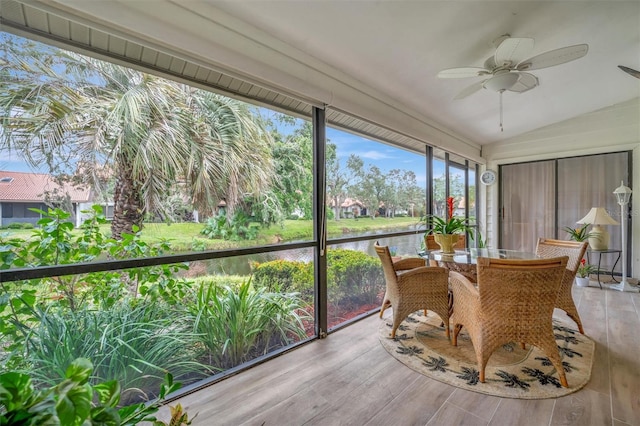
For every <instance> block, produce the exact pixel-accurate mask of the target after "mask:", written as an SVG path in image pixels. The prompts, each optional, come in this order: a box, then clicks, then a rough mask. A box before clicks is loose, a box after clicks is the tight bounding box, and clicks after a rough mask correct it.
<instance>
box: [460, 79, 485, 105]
mask: <svg viewBox="0 0 640 426" xmlns="http://www.w3.org/2000/svg"><path fill="white" fill-rule="evenodd" d="M485 81H486V80H482V81H478V82H476V83H473V84H472V85H471V86H468V87H466V88H464V89H462V91H461V92H460V93H458V94H457V95H456V97H455V98H453V100H454V101H457V100H459V99H464V98H466V97H467V96H469V95H473V94H474V93H476V92H477V91H478V90H480V89H482V85H483V84H484V82H485Z"/></svg>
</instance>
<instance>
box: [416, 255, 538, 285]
mask: <svg viewBox="0 0 640 426" xmlns="http://www.w3.org/2000/svg"><path fill="white" fill-rule="evenodd" d="M420 256H421V257H423V258H425V259H427V260H428V261H429V264H431V265H434V266H441V267H444V268H447V269H448V270H450V271H456V272H459V273H461V274H462V275H464V276H465V277H467V278H469V280H470V281H472V282H474V283H475V282H477V281H478V279H477V272H476V261H477V259H478V258H479V257H490V258H494V259H537V258H538V256H537V255H536V254H535V253H532V252H526V251H519V250H507V249H488V248H470V249H466V250H456V251H455V253H443V252H441V251H439V250H432V251H427V252H422V253H420Z"/></svg>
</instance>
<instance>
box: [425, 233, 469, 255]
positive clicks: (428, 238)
mask: <svg viewBox="0 0 640 426" xmlns="http://www.w3.org/2000/svg"><path fill="white" fill-rule="evenodd" d="M459 235H460V236H459V237H458V241H457V242H456V243H455V244H454V245H453V248H454V249H458V250H464V249H465V248H467V236H466V235H465V234H459ZM424 246H425V248H426V249H427V250H428V251H431V250H440V246H439V245H438V243H436V240H435V237H434V236H433V235H432V234H427V235H425V236H424Z"/></svg>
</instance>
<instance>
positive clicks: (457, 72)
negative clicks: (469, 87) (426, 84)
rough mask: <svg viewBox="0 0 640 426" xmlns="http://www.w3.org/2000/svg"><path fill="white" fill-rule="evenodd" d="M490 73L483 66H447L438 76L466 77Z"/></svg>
mask: <svg viewBox="0 0 640 426" xmlns="http://www.w3.org/2000/svg"><path fill="white" fill-rule="evenodd" d="M487 74H491V73H490V72H489V71H487V70H485V69H484V68H476V67H463V68H449V69H446V70H442V71H440V72H439V73H438V78H468V77H480V76H481V75H487Z"/></svg>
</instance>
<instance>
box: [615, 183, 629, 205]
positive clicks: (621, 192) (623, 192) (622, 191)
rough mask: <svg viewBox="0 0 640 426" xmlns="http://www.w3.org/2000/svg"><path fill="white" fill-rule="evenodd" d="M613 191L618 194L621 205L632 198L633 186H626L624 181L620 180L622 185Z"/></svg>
mask: <svg viewBox="0 0 640 426" xmlns="http://www.w3.org/2000/svg"><path fill="white" fill-rule="evenodd" d="M613 193H614V194H615V195H616V198H617V199H618V204H620V205H621V206H622V205H625V204H627V203H628V202H629V199H630V198H631V188H629V187H628V186H624V182H622V181H620V186H619V187H617V188H616V190H615V191H613Z"/></svg>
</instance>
